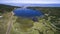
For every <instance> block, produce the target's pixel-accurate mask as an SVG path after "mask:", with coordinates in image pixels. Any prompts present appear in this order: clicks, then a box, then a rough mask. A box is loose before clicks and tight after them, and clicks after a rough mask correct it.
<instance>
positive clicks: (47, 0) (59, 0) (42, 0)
mask: <svg viewBox="0 0 60 34" xmlns="http://www.w3.org/2000/svg"><path fill="white" fill-rule="evenodd" d="M0 3H25V4H28V3H30V4H60V0H0Z"/></svg>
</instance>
